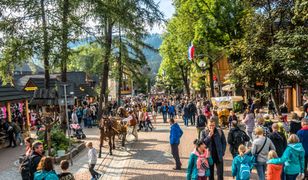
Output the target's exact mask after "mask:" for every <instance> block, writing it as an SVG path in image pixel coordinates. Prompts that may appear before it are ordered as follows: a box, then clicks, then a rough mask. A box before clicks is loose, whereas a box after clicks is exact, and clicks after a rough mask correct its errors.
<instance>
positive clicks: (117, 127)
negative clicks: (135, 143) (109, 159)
mask: <svg viewBox="0 0 308 180" xmlns="http://www.w3.org/2000/svg"><path fill="white" fill-rule="evenodd" d="M99 128H100V147H99V157H101V153H102V146H103V145H104V140H106V138H108V144H109V154H110V155H112V149H115V136H116V135H118V137H119V139H121V141H122V146H123V147H124V146H125V140H126V134H127V128H126V126H125V125H123V124H121V120H120V119H119V118H110V117H103V118H102V119H101V121H100V123H99Z"/></svg>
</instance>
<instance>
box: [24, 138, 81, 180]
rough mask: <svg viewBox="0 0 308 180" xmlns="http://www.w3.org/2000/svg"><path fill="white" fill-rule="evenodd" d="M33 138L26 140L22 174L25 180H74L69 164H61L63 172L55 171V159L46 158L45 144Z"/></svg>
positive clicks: (62, 162)
mask: <svg viewBox="0 0 308 180" xmlns="http://www.w3.org/2000/svg"><path fill="white" fill-rule="evenodd" d="M33 141H34V140H33V139H32V138H29V137H28V138H26V139H25V145H26V149H25V154H24V155H23V157H22V160H21V165H20V173H21V176H22V179H23V180H44V179H48V180H74V179H75V178H74V176H73V174H72V173H70V172H69V170H68V169H69V162H68V161H67V160H62V161H61V162H60V167H61V172H60V173H58V174H57V173H56V171H55V170H54V162H53V161H54V159H53V158H52V157H49V156H45V155H44V154H45V152H44V147H43V144H42V143H41V142H39V141H35V142H33Z"/></svg>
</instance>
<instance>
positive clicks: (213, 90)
mask: <svg viewBox="0 0 308 180" xmlns="http://www.w3.org/2000/svg"><path fill="white" fill-rule="evenodd" d="M209 75H210V87H211V97H215V89H214V80H213V61H212V59H211V58H209Z"/></svg>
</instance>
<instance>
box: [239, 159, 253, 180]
mask: <svg viewBox="0 0 308 180" xmlns="http://www.w3.org/2000/svg"><path fill="white" fill-rule="evenodd" d="M250 174H251V171H250V166H249V164H247V163H242V164H241V166H240V179H242V180H245V179H250Z"/></svg>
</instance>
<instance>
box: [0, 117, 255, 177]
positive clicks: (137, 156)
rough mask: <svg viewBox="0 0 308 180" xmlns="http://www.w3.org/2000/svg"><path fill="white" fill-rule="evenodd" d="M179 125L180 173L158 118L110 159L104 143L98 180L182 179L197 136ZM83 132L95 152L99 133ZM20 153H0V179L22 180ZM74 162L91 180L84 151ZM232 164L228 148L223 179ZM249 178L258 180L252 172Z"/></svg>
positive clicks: (80, 174) (166, 126) (165, 126)
mask: <svg viewBox="0 0 308 180" xmlns="http://www.w3.org/2000/svg"><path fill="white" fill-rule="evenodd" d="M179 124H180V126H181V128H182V130H183V131H184V134H183V137H182V138H181V144H180V146H179V149H180V157H181V161H182V168H183V170H180V171H174V170H173V169H172V168H173V167H174V166H175V164H174V160H173V158H172V155H171V153H170V152H171V149H170V144H169V129H170V126H169V124H168V123H162V120H161V118H158V122H157V124H154V123H153V125H154V126H155V129H154V130H153V132H139V133H138V136H139V140H138V141H137V142H135V141H132V140H131V141H129V142H128V143H127V145H126V147H125V148H122V147H121V146H120V143H119V142H117V145H116V149H115V150H114V151H113V154H114V155H113V156H110V155H108V148H107V143H105V146H104V148H102V150H103V153H102V158H99V159H98V162H97V165H96V167H95V169H96V170H97V171H98V172H100V173H102V177H101V179H103V180H109V179H110V180H126V179H135V180H143V179H146V180H151V179H153V180H168V179H185V175H186V167H187V161H188V158H189V155H190V153H191V151H192V150H193V144H192V142H193V140H194V139H195V138H196V137H197V134H196V129H195V127H184V126H183V123H182V120H180V121H179ZM85 133H86V134H87V140H86V141H92V142H93V144H94V147H95V148H96V149H97V150H98V146H99V130H98V129H97V128H93V129H85ZM226 133H227V132H226ZM129 139H132V138H129ZM10 151H12V152H10ZM21 152H23V148H20V147H19V149H13V150H10V149H7V150H0V153H1V154H0V164H1V166H0V180H9V179H12V177H14V180H20V179H21V177H20V175H19V173H18V165H16V163H15V161H16V160H14V159H17V158H18V155H19V154H21ZM12 157H13V158H12ZM73 163H74V164H73V166H72V167H70V171H71V172H72V173H74V176H75V178H76V179H77V180H89V179H90V178H91V177H90V173H89V171H88V165H87V150H84V151H83V152H81V153H80V154H79V155H77V156H76V157H75V158H74V160H73ZM231 163H232V157H231V155H230V153H229V150H228V149H227V151H226V156H225V157H224V165H225V167H224V173H225V176H224V177H225V178H224V179H226V180H228V179H232V177H231ZM55 168H56V171H57V172H60V169H59V166H58V165H56V166H55ZM254 172H255V171H254ZM252 179H257V178H256V176H255V173H254V176H253V178H252Z"/></svg>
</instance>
